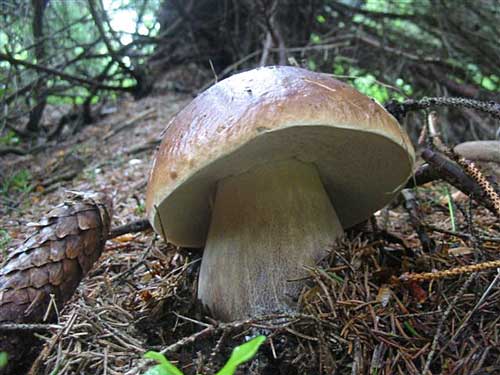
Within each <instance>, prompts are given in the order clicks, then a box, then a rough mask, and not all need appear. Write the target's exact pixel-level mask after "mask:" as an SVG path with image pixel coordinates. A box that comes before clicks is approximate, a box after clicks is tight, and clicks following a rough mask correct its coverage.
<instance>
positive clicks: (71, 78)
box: [0, 52, 134, 92]
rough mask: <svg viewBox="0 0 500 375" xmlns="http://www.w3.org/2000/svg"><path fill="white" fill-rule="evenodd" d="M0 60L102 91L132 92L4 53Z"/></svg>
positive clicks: (130, 88)
mask: <svg viewBox="0 0 500 375" xmlns="http://www.w3.org/2000/svg"><path fill="white" fill-rule="evenodd" d="M0 60H3V61H7V62H9V63H11V64H13V65H21V66H24V67H26V68H30V69H34V70H37V71H41V72H44V73H48V74H50V75H55V76H58V77H60V78H62V79H65V80H67V81H70V82H77V83H81V84H83V85H88V86H92V87H98V88H100V89H102V90H113V91H124V92H132V91H133V90H134V88H133V87H122V86H109V85H105V84H102V83H99V82H96V81H93V80H91V79H87V78H83V77H78V76H74V75H71V74H68V73H64V72H61V71H59V70H56V69H52V68H48V67H45V66H42V65H38V64H33V63H31V62H28V61H25V60H19V59H16V58H14V57H12V56H10V55H8V54H6V53H2V52H0Z"/></svg>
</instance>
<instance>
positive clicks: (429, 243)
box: [401, 189, 436, 253]
mask: <svg viewBox="0 0 500 375" xmlns="http://www.w3.org/2000/svg"><path fill="white" fill-rule="evenodd" d="M401 195H402V196H403V198H404V207H405V209H406V212H408V215H410V223H411V225H412V227H413V228H414V229H415V231H416V232H417V234H418V238H419V239H420V243H421V244H422V249H423V250H424V251H425V252H427V253H428V252H433V251H434V250H435V247H436V245H435V243H434V241H433V240H432V239H431V238H430V237H429V235H428V234H427V232H426V230H425V225H423V224H422V215H421V213H420V210H419V208H418V202H417V198H416V197H415V194H414V193H413V191H412V190H411V189H403V190H402V191H401Z"/></svg>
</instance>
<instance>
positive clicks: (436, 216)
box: [0, 93, 500, 375]
mask: <svg viewBox="0 0 500 375" xmlns="http://www.w3.org/2000/svg"><path fill="white" fill-rule="evenodd" d="M190 99H191V97H190V96H188V95H180V94H174V93H171V94H168V93H167V94H164V95H157V96H152V97H148V98H146V99H142V100H139V101H133V100H132V99H123V100H121V101H119V102H117V103H116V104H115V106H116V111H115V112H114V113H112V114H109V115H107V116H106V117H103V118H102V119H101V120H99V121H98V122H97V123H95V124H93V125H90V126H87V127H86V128H84V129H83V130H82V131H81V132H80V133H78V134H77V135H75V136H72V137H69V138H67V139H68V140H67V141H64V142H62V143H59V144H57V145H54V146H51V147H48V148H46V149H45V150H43V151H42V152H39V153H37V154H36V155H27V156H9V157H4V158H3V160H2V161H1V163H2V169H3V175H4V184H3V190H2V191H1V192H0V193H1V199H2V205H1V206H0V213H1V215H0V229H1V230H2V231H1V232H0V235H1V236H0V245H1V246H0V248H1V249H2V251H3V253H4V255H5V254H6V253H7V252H8V250H9V249H10V248H13V247H14V248H15V247H16V246H18V245H19V244H20V243H21V242H22V241H23V240H24V239H25V238H26V236H27V235H28V234H29V230H30V229H29V226H28V224H29V223H30V222H36V221H39V220H40V219H41V218H42V217H43V215H44V213H46V212H47V211H48V210H50V209H51V208H53V207H54V206H56V205H57V204H59V203H61V202H62V201H63V200H64V199H65V198H64V196H65V191H66V190H76V191H84V190H94V191H106V192H107V193H108V194H111V195H112V196H113V200H114V210H113V211H114V216H113V227H116V226H119V225H123V224H126V223H129V222H131V221H133V220H137V219H141V218H144V216H145V211H144V199H145V190H146V183H147V177H148V172H149V168H150V165H151V161H152V159H153V157H154V152H155V148H156V145H157V143H156V141H157V140H158V139H160V137H161V132H162V130H163V129H164V127H165V125H166V123H167V122H168V119H170V118H171V117H172V116H173V115H174V114H175V113H176V112H177V111H178V110H180V109H181V108H182V107H183V106H184V105H185V104H187V103H188V102H189V100H190ZM132 120H136V121H132ZM124 125H128V126H127V127H126V128H125V129H123V130H121V131H118V129H120V128H121V127H122V126H124ZM21 171H26V172H25V173H21ZM5 176H7V178H10V180H8V181H7V182H6V180H5V178H6V177H5ZM417 196H418V200H419V203H420V210H421V214H422V217H423V221H424V222H425V223H426V224H427V225H429V226H428V227H426V231H427V233H428V234H429V236H430V237H431V239H432V240H433V241H434V242H435V245H436V247H435V251H434V252H432V253H425V252H423V251H422V245H421V243H420V241H419V238H418V236H417V234H416V232H415V230H414V229H413V227H412V226H411V225H410V220H409V216H408V214H407V212H406V211H405V210H404V208H403V207H402V205H401V204H400V205H393V206H391V208H387V209H384V210H382V211H380V212H378V213H377V214H376V215H375V217H374V220H372V223H371V225H370V224H367V225H365V226H364V227H363V228H358V231H353V232H352V233H350V234H349V236H348V237H347V238H346V239H345V240H344V241H343V242H342V243H339V244H338V245H337V246H335V247H334V248H332V250H331V254H330V256H329V257H328V259H325V261H324V262H323V263H322V264H321V265H318V267H316V268H314V269H311V270H310V271H309V272H310V280H309V283H308V286H307V288H306V289H305V290H304V292H303V294H302V297H301V306H302V309H301V313H300V314H296V315H275V316H268V317H261V318H255V319H249V320H248V321H244V322H235V323H228V324H220V323H219V322H216V321H215V320H213V319H211V318H210V317H209V315H208V314H207V312H205V311H203V310H202V308H201V306H200V305H199V303H198V302H197V301H196V278H197V273H198V269H199V263H200V262H199V261H200V256H201V251H199V250H193V251H188V250H185V249H177V248H175V247H174V246H172V245H170V244H166V243H165V242H163V241H162V240H161V239H160V238H159V237H158V236H157V235H155V234H154V233H153V232H151V231H147V232H142V233H135V234H125V235H123V236H120V237H117V238H115V239H113V240H110V241H108V242H107V244H106V247H105V250H104V251H103V254H102V256H101V258H100V260H99V261H98V262H97V264H96V265H95V266H94V268H93V269H92V270H91V272H90V273H89V275H88V276H87V277H85V279H84V280H83V281H82V283H81V285H80V287H79V288H78V290H77V293H76V295H75V296H74V298H73V299H72V300H71V301H70V303H68V304H67V306H66V307H65V308H64V310H63V311H61V312H60V314H59V322H58V325H59V328H57V327H55V328H53V329H51V330H49V331H47V332H45V333H44V334H42V336H43V337H44V340H46V343H45V349H44V351H43V352H42V354H41V357H39V359H40V360H39V362H38V364H37V373H39V374H55V373H57V374H59V375H63V374H129V375H132V374H140V373H143V372H144V370H145V369H146V368H148V365H147V364H145V362H144V360H143V359H142V356H143V354H144V353H145V352H146V351H148V350H158V351H160V350H166V355H167V357H168V358H169V359H170V360H172V362H173V363H175V364H176V365H177V366H178V367H179V368H181V369H182V370H183V371H184V372H185V373H186V374H197V373H199V374H212V373H215V372H216V370H218V369H219V368H220V367H221V366H222V365H223V363H224V362H225V360H226V359H227V358H228V357H229V355H230V353H231V350H232V349H233V348H234V347H235V346H237V345H239V344H240V343H242V342H244V341H245V340H246V339H248V337H251V336H253V335H255V333H256V332H260V333H264V334H265V335H266V336H267V341H266V343H265V344H264V345H263V346H262V348H261V349H260V351H259V354H258V356H257V357H256V359H255V360H254V361H253V362H251V363H250V364H248V365H245V366H243V367H242V368H241V369H240V370H239V372H238V373H239V374H288V375H293V374H317V375H319V374H422V373H426V374H493V373H500V276H499V275H500V270H488V271H485V272H479V273H457V274H454V275H449V276H450V277H448V278H441V279H435V280H424V281H421V282H416V281H411V282H403V281H400V280H399V279H398V277H399V276H400V275H402V274H403V273H405V272H432V271H436V270H448V269H451V268H453V267H459V266H464V265H468V264H474V263H479V262H484V261H488V260H496V259H499V254H500V252H499V248H500V225H499V223H498V220H497V219H496V218H495V217H494V216H493V215H492V214H491V213H490V212H488V211H487V210H486V209H483V208H481V207H478V206H476V205H475V204H472V203H470V202H469V199H468V198H466V197H464V196H461V195H460V194H456V191H455V190H454V189H452V188H451V187H450V188H449V193H447V185H446V184H444V183H431V184H428V185H425V186H424V187H421V188H419V189H418V194H417ZM449 196H452V197H454V198H455V213H454V215H453V221H454V224H452V215H450V210H449V207H448V202H447V197H449ZM375 223H376V224H375ZM452 225H455V226H456V234H450V233H446V231H451V229H452ZM440 230H442V231H440ZM443 231H444V232H443Z"/></svg>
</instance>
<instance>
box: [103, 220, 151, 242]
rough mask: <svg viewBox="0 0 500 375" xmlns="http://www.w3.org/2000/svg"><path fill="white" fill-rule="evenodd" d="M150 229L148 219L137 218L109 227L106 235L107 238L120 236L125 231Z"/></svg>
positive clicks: (134, 231) (132, 231)
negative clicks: (109, 229)
mask: <svg viewBox="0 0 500 375" xmlns="http://www.w3.org/2000/svg"><path fill="white" fill-rule="evenodd" d="M150 229H151V224H150V223H149V220H148V219H139V220H136V221H132V222H131V223H128V224H125V225H122V226H119V227H116V228H113V229H111V231H110V232H109V235H108V240H111V239H113V238H116V237H119V236H122V235H124V234H127V233H137V232H144V231H147V230H150Z"/></svg>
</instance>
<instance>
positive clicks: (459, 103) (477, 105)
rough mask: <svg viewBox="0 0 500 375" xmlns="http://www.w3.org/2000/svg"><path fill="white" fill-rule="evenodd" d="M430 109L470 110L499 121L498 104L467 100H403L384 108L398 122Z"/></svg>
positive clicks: (438, 98)
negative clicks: (454, 108) (411, 114)
mask: <svg viewBox="0 0 500 375" xmlns="http://www.w3.org/2000/svg"><path fill="white" fill-rule="evenodd" d="M432 107H456V108H462V107H464V108H470V109H474V110H476V111H481V112H484V113H487V114H489V115H490V116H492V117H493V118H496V119H497V120H500V103H496V102H494V101H490V102H485V101H481V100H474V99H468V98H446V97H433V98H427V97H425V98H422V99H418V100H413V99H409V100H405V101H404V102H402V103H400V102H397V101H390V102H389V103H387V105H386V106H385V108H386V109H387V110H388V111H389V112H390V113H392V115H393V116H394V117H396V118H397V119H398V120H402V119H403V118H405V116H406V115H407V113H408V112H412V111H418V110H422V109H428V108H432Z"/></svg>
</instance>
